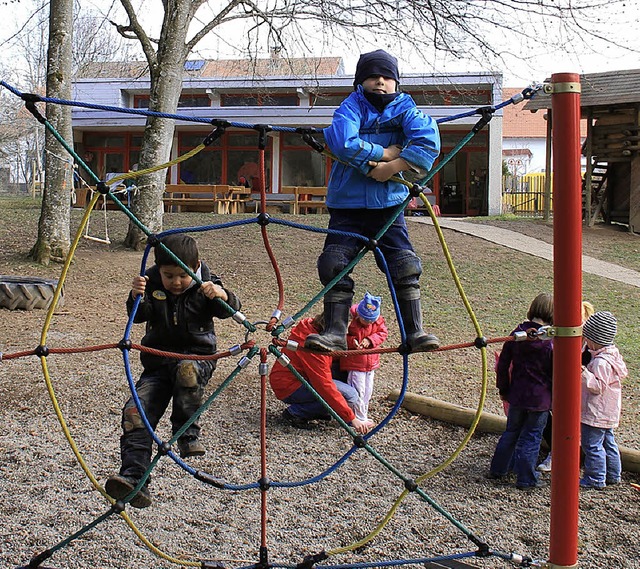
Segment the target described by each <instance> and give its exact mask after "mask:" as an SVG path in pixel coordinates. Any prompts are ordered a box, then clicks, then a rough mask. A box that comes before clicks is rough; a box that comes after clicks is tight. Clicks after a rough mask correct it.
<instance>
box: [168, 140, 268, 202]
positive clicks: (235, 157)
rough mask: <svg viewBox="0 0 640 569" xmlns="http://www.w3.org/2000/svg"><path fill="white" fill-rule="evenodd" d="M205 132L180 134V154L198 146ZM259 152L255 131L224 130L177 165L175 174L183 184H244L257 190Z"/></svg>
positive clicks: (258, 181)
mask: <svg viewBox="0 0 640 569" xmlns="http://www.w3.org/2000/svg"><path fill="white" fill-rule="evenodd" d="M206 135H207V133H206V132H202V133H181V134H179V137H178V140H179V146H178V148H179V154H181V155H182V154H184V153H185V152H187V151H188V150H191V149H192V148H195V147H196V146H198V145H199V144H200V143H201V142H202V140H203V138H204V137H205V136H206ZM271 140H272V138H271V137H267V144H268V146H267V149H266V152H265V164H266V166H265V170H266V173H265V184H266V185H267V186H268V184H269V173H268V168H269V166H268V165H269V164H270V162H271V152H270V150H269V145H270V144H271ZM259 162H260V155H259V151H258V133H257V132H246V131H241V132H227V133H226V134H225V135H224V136H223V137H222V138H220V139H218V140H216V141H215V142H214V143H213V144H212V145H211V146H207V147H206V148H204V149H203V150H201V151H200V152H198V154H196V155H195V156H192V157H191V158H189V159H188V160H185V161H184V162H181V163H180V164H179V170H178V175H179V178H180V180H181V181H182V182H183V183H185V184H230V185H240V184H242V185H244V186H247V187H250V188H252V189H253V190H254V191H258V190H259V188H260V176H261V172H260V168H259Z"/></svg>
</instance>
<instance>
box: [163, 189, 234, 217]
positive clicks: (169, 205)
mask: <svg viewBox="0 0 640 569" xmlns="http://www.w3.org/2000/svg"><path fill="white" fill-rule="evenodd" d="M236 190H244V188H239V187H236V186H228V185H226V184H216V185H205V184H167V185H166V186H165V193H164V197H163V199H162V201H163V203H164V206H165V211H167V212H169V211H174V212H175V211H178V212H182V211H200V212H206V213H230V212H231V209H232V204H234V199H233V192H234V191H236ZM235 203H237V202H235Z"/></svg>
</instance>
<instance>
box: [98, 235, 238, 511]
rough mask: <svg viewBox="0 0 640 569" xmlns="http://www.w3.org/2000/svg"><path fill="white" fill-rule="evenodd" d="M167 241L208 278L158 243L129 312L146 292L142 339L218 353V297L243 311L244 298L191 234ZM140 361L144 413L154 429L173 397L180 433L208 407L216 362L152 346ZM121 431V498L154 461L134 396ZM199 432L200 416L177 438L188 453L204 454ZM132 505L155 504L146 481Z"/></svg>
mask: <svg viewBox="0 0 640 569" xmlns="http://www.w3.org/2000/svg"><path fill="white" fill-rule="evenodd" d="M162 243H163V245H165V247H166V248H167V249H169V250H170V251H171V252H172V253H173V254H174V255H175V256H176V257H178V258H179V259H180V260H181V261H182V262H183V263H184V264H185V265H186V266H188V267H189V268H190V269H191V270H192V271H193V273H194V274H195V275H196V276H198V277H199V278H200V280H201V281H202V284H201V285H200V287H198V286H196V282H195V281H194V280H193V279H192V278H191V277H190V276H189V275H188V274H187V272H186V271H185V270H184V269H183V268H182V267H180V266H178V265H177V264H176V262H175V260H174V259H173V258H172V257H171V255H170V254H169V253H167V251H165V250H164V249H163V248H162V247H161V246H159V245H158V246H156V247H155V265H153V266H152V267H150V268H149V269H148V270H147V272H146V274H145V276H144V277H143V276H140V275H138V276H136V277H135V278H134V279H133V283H132V287H131V293H130V294H129V298H128V299H127V310H128V312H129V313H131V310H132V309H133V304H134V300H135V298H136V296H137V295H141V296H142V299H141V301H140V304H139V306H138V310H137V312H136V315H135V319H134V322H146V323H147V328H146V333H145V335H144V337H143V338H142V345H143V346H148V347H150V348H154V349H156V350H162V351H167V352H178V353H184V354H203V355H209V354H214V353H215V352H216V336H215V330H214V327H213V317H214V316H215V317H217V318H228V317H229V316H231V313H230V312H229V311H228V310H227V309H226V307H225V306H224V305H223V304H222V303H220V302H218V301H216V300H215V299H216V298H220V299H222V300H224V301H225V302H226V303H227V304H228V305H229V306H230V307H231V308H233V309H234V310H239V309H240V301H239V300H238V298H237V297H236V295H235V294H233V293H232V292H231V291H229V290H227V289H226V288H224V287H223V285H222V281H221V280H220V279H219V278H218V277H217V276H216V275H213V274H211V272H210V271H209V267H207V265H206V264H205V263H204V262H203V261H201V260H200V258H199V253H198V246H197V245H196V242H195V240H194V239H193V238H192V237H190V236H188V235H185V234H172V235H167V236H166V237H164V238H162ZM140 360H141V362H142V365H143V367H144V370H143V372H142V374H141V376H140V380H139V381H138V383H137V384H136V390H137V393H138V398H139V399H140V403H141V405H142V407H143V409H144V412H145V415H146V416H147V419H148V420H149V423H150V425H151V427H152V428H153V429H155V428H156V426H157V424H158V422H159V421H160V418H161V417H162V415H163V414H164V412H165V411H166V409H167V407H168V405H169V402H170V401H171V398H173V409H172V413H171V425H172V429H173V433H176V432H177V431H178V430H179V429H180V428H181V427H182V426H183V425H184V424H185V422H186V421H187V420H188V419H189V418H190V417H191V416H192V415H193V413H194V412H195V411H196V410H197V409H198V408H199V407H200V406H201V405H202V399H203V395H204V388H205V386H206V385H207V383H208V382H209V379H210V378H211V374H212V373H213V370H214V369H215V367H216V363H215V361H213V360H201V361H195V360H176V359H174V358H167V357H163V356H158V355H154V354H150V353H147V352H142V353H141V356H140ZM122 430H123V434H122V437H121V438H120V454H121V458H122V467H121V468H120V473H119V474H117V475H114V476H110V477H109V478H108V479H107V482H106V485H105V489H106V491H107V493H108V494H109V495H110V496H111V497H113V498H115V499H116V500H121V499H123V498H125V497H126V496H127V495H128V494H130V493H131V491H132V490H133V489H134V488H135V486H136V485H137V484H138V482H139V480H140V478H142V476H143V475H144V473H145V471H146V470H147V468H148V467H149V464H150V463H151V452H152V445H153V438H152V436H151V434H150V433H149V432H148V431H147V429H146V427H145V425H144V423H143V421H142V418H141V417H140V414H139V412H138V409H137V407H136V405H135V402H134V400H133V398H130V399H129V400H128V401H127V402H126V404H125V406H124V409H123V410H122ZM199 435H200V425H199V424H198V422H197V421H196V422H194V423H193V424H191V425H190V426H189V428H188V429H187V430H186V431H185V432H184V434H183V435H182V436H181V437H180V439H179V440H178V450H179V451H180V456H181V457H182V458H187V457H192V456H202V455H203V454H204V453H205V448H204V446H203V445H202V443H201V442H200V440H199V438H198V437H199ZM131 505H132V506H133V507H134V508H146V507H147V506H150V505H151V496H150V494H149V491H148V489H147V485H146V484H145V485H144V486H143V487H142V488H141V489H140V491H139V492H138V493H137V494H136V495H135V496H134V497H133V498H132V499H131Z"/></svg>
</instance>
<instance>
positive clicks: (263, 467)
mask: <svg viewBox="0 0 640 569" xmlns="http://www.w3.org/2000/svg"><path fill="white" fill-rule="evenodd" d="M260 363H261V364H266V363H267V349H266V348H260ZM260 479H261V480H262V481H263V482H264V483H266V481H267V374H266V373H263V374H260ZM260 502H261V512H260V535H261V545H262V547H263V549H264V550H266V547H267V489H266V488H260Z"/></svg>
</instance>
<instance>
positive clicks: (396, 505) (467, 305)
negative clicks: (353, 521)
mask: <svg viewBox="0 0 640 569" xmlns="http://www.w3.org/2000/svg"><path fill="white" fill-rule="evenodd" d="M420 199H421V200H422V202H423V203H424V205H425V207H426V208H427V211H428V213H429V216H430V217H431V220H432V221H433V226H434V227H435V229H436V233H437V235H438V240H439V241H440V245H441V247H442V251H443V253H444V256H445V259H446V260H447V265H448V266H449V270H450V271H451V275H452V277H453V280H454V282H455V285H456V288H457V289H458V293H459V294H460V297H461V298H462V302H463V304H464V306H465V308H466V310H467V313H468V314H469V317H470V319H471V322H472V323H473V326H474V328H475V331H476V335H477V337H478V338H480V337H482V329H481V328H480V324H479V323H478V319H477V318H476V315H475V313H474V312H473V309H472V307H471V304H470V303H469V300H468V298H467V295H466V293H465V292H464V288H463V286H462V283H461V282H460V278H459V277H458V273H457V271H456V268H455V266H454V264H453V260H452V258H451V253H450V252H449V247H448V246H447V243H446V241H445V239H444V235H443V233H442V229H441V227H440V224H439V223H438V219H437V217H436V215H435V213H434V211H433V208H432V207H431V204H430V203H429V200H428V199H427V198H426V197H425V195H424V194H423V193H422V192H420ZM480 352H481V356H482V389H481V392H480V400H479V401H478V407H477V409H476V413H475V416H474V418H473V421H472V423H471V426H470V427H469V429H468V431H467V433H466V435H465V436H464V438H463V439H462V441H461V442H460V444H459V445H458V446H457V447H456V449H455V450H454V451H453V452H452V453H451V455H450V456H449V457H448V458H446V459H445V460H444V461H443V462H442V463H441V464H439V465H438V466H436V467H434V468H433V469H431V470H430V471H429V472H426V473H425V474H422V475H420V476H419V477H418V478H416V480H415V482H416V483H417V484H421V483H422V482H424V481H425V480H427V479H429V478H432V477H433V476H435V475H436V474H438V473H439V472H442V471H443V470H444V469H445V468H447V467H448V466H449V465H450V464H451V463H452V462H453V461H454V460H456V458H458V456H459V455H460V453H461V452H462V451H463V450H464V448H465V447H466V446H467V444H468V442H469V440H470V439H471V437H472V436H473V433H474V432H475V430H476V427H477V426H478V422H479V421H480V417H481V415H482V409H483V408H484V403H485V400H486V396H487V386H488V373H487V349H486V348H485V347H482V348H481V349H480ZM408 495H409V491H408V490H406V489H405V490H403V491H402V493H401V494H400V495H399V496H398V498H397V499H396V501H395V502H394V503H393V505H392V506H391V508H390V509H389V511H388V512H387V514H386V515H385V516H384V518H383V519H382V520H381V521H380V523H379V524H378V525H377V526H376V527H375V528H374V529H373V530H372V531H371V533H369V535H367V536H365V537H364V538H362V539H361V540H359V541H357V542H355V543H352V544H350V545H347V546H344V547H338V548H336V549H332V550H330V551H328V552H327V555H337V554H340V553H347V552H349V551H353V550H354V549H358V548H359V547H362V546H364V545H366V544H367V543H369V542H370V541H371V540H372V539H374V538H375V537H376V536H377V535H378V534H379V533H380V532H381V531H382V530H383V529H384V527H385V526H386V525H387V524H388V523H389V522H390V521H391V519H392V518H393V516H394V514H395V513H396V511H397V509H398V508H399V507H400V504H401V503H402V501H403V500H404V499H405V498H406V497H407V496H408Z"/></svg>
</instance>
